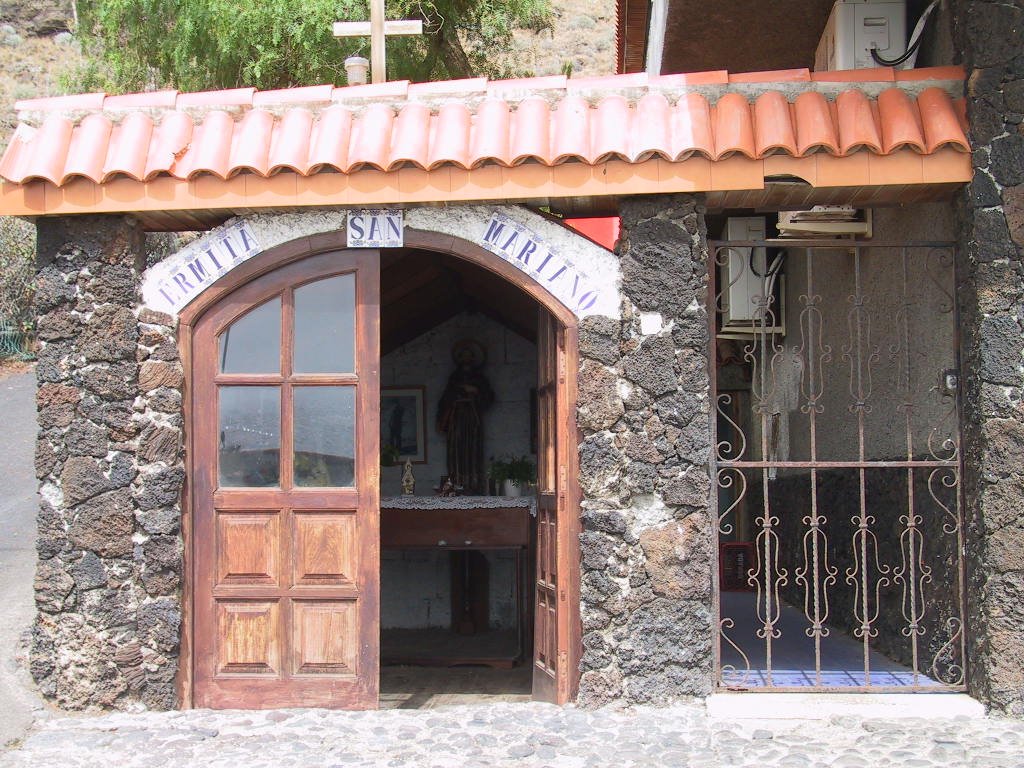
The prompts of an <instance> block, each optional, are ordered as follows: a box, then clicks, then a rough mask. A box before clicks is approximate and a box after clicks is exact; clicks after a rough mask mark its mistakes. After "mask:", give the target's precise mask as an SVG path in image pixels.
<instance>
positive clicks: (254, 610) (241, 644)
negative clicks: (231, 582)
mask: <svg viewBox="0 0 1024 768" xmlns="http://www.w3.org/2000/svg"><path fill="white" fill-rule="evenodd" d="M217 617H218V622H217V624H218V632H217V635H218V637H219V639H220V643H219V645H218V648H217V651H218V653H217V672H218V673H219V674H221V675H269V676H272V677H278V676H279V674H280V671H281V647H280V644H279V642H278V638H279V636H280V624H281V612H280V603H279V602H278V601H276V600H274V601H269V602H265V601H258V600H244V601H233V600H218V601H217Z"/></svg>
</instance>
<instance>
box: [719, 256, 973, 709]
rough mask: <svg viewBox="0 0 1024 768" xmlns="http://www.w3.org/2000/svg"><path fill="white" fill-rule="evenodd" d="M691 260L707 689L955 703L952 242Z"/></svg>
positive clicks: (958, 587)
mask: <svg viewBox="0 0 1024 768" xmlns="http://www.w3.org/2000/svg"><path fill="white" fill-rule="evenodd" d="M711 253H712V257H713V261H712V263H713V267H712V269H711V270H710V271H711V286H712V287H711V291H712V295H713V296H714V307H715V311H714V312H712V313H711V315H712V317H711V318H710V321H711V323H712V325H713V327H712V336H713V338H714V344H713V349H714V356H713V360H714V362H713V376H712V386H713V387H714V391H713V392H712V395H713V397H714V401H715V403H716V408H717V419H716V422H717V423H716V425H715V428H716V433H715V440H714V446H715V447H714V451H713V461H714V467H713V472H714V475H713V476H714V477H715V478H716V479H717V494H718V531H719V541H720V545H719V584H718V589H716V591H715V594H716V600H717V602H718V610H719V615H718V619H719V624H718V626H719V633H718V643H717V644H716V646H717V648H716V661H717V670H718V685H719V687H721V688H728V689H771V690H775V691H778V690H790V689H795V690H808V689H819V690H820V689H836V690H847V691H849V690H872V691H895V690H898V691H907V690H937V689H947V690H948V689H957V690H962V689H963V688H964V683H965V639H964V626H963V617H964V608H963V605H964V594H963V590H964V572H963V562H962V554H963V523H962V514H961V500H960V497H961V488H960V478H961V456H960V434H959V402H958V400H959V398H958V395H959V380H958V374H957V371H958V370H959V361H958V353H957V342H956V339H957V331H956V329H957V319H956V311H955V309H956V308H955V301H954V298H953V296H954V293H953V292H954V285H955V277H954V246H953V245H952V244H951V243H946V242H901V243H879V242H854V241H844V242H840V243H837V242H836V241H829V242H824V243H823V242H822V241H814V240H806V241H802V240H782V241H780V240H776V241H745V242H735V241H734V242H712V243H711Z"/></svg>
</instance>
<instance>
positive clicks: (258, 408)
mask: <svg viewBox="0 0 1024 768" xmlns="http://www.w3.org/2000/svg"><path fill="white" fill-rule="evenodd" d="M219 396H220V408H219V414H220V421H219V425H218V444H219V450H218V463H219V466H220V485H221V486H222V487H231V486H234V487H252V488H264V487H267V486H276V485H278V484H279V483H280V478H281V470H280V453H281V392H280V389H279V388H278V387H220V390H219Z"/></svg>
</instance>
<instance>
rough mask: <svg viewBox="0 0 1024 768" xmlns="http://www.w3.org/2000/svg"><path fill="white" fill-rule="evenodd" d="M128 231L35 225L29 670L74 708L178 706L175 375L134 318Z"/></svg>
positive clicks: (132, 233) (106, 225) (143, 317)
mask: <svg viewBox="0 0 1024 768" xmlns="http://www.w3.org/2000/svg"><path fill="white" fill-rule="evenodd" d="M143 246H144V243H143V235H142V232H141V231H140V230H139V229H138V228H137V227H136V226H135V225H134V224H133V222H132V221H131V220H130V219H126V218H121V217H113V216H78V217H74V218H66V219H40V220H39V222H38V253H39V267H40V271H39V276H38V287H37V290H36V296H35V311H36V316H37V318H38V333H39V339H40V341H41V343H42V349H41V350H40V352H39V363H38V366H37V369H36V375H37V377H38V391H37V406H38V418H39V436H38V441H37V444H36V461H35V466H36V474H37V476H38V477H39V483H40V486H39V487H40V496H41V502H40V510H39V517H38V524H39V537H38V553H39V565H38V570H37V574H36V582H35V588H36V605H37V607H38V609H39V613H38V617H37V620H36V623H35V626H34V629H33V637H32V648H31V655H30V666H31V671H32V675H33V677H34V678H35V680H36V682H37V683H38V684H39V686H40V689H41V690H42V692H43V693H44V695H46V696H48V697H50V698H52V699H54V700H55V701H56V703H57V704H58V705H59V706H61V707H64V708H67V709H83V708H91V707H101V708H122V709H123V708H126V707H129V706H132V705H134V706H138V704H139V703H141V704H143V705H145V706H146V707H148V708H152V709H168V708H173V707H174V706H175V704H176V695H175V674H176V672H177V659H178V649H179V642H180V623H181V613H180V586H181V578H182V545H181V536H180V518H181V510H180V506H179V497H180V492H181V488H182V483H183V480H184V476H185V475H184V470H183V464H182V451H181V434H182V432H181V430H182V423H181V420H182V415H181V386H182V368H181V364H180V362H179V360H178V351H177V346H176V343H175V339H174V335H173V329H172V328H171V327H170V325H169V324H170V323H171V322H172V320H171V318H169V317H167V316H163V315H156V314H154V313H151V312H148V311H146V310H142V311H140V310H139V309H138V295H137V293H138V284H139V278H140V275H141V273H142V270H143V269H144V268H145V263H144V256H143V252H144V248H143Z"/></svg>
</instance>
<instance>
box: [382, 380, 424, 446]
mask: <svg viewBox="0 0 1024 768" xmlns="http://www.w3.org/2000/svg"><path fill="white" fill-rule="evenodd" d="M425 400H426V387H381V389H380V447H381V451H383V450H384V449H385V448H386V447H387V446H393V447H394V448H396V449H397V450H398V458H399V461H400V462H402V463H404V462H405V460H406V459H411V460H412V463H413V464H426V463H427V413H426V404H425Z"/></svg>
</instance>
